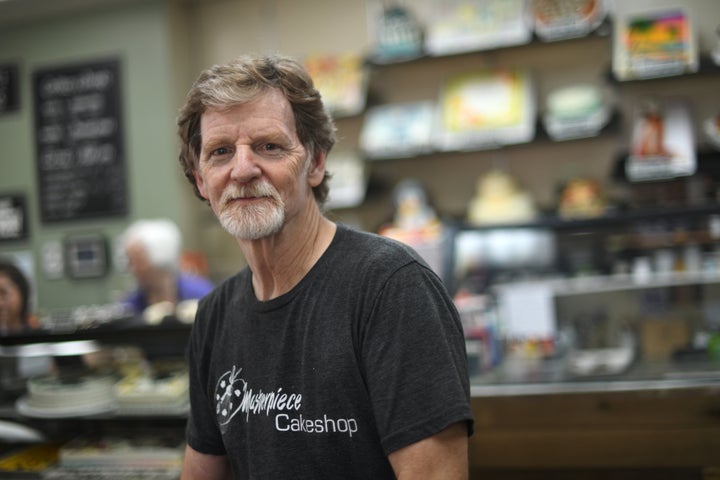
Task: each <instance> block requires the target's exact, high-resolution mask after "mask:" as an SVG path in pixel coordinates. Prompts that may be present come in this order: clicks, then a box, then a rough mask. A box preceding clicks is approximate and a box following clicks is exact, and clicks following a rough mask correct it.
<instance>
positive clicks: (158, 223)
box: [123, 218, 213, 314]
mask: <svg viewBox="0 0 720 480" xmlns="http://www.w3.org/2000/svg"><path fill="white" fill-rule="evenodd" d="M123 246H124V248H125V254H126V256H127V262H128V268H129V269H130V272H131V273H132V275H133V277H135V280H136V282H137V287H136V288H135V289H134V290H133V291H132V292H130V293H129V294H128V295H127V296H126V297H125V299H124V300H123V303H125V304H126V305H128V306H130V307H131V308H132V310H133V311H134V312H135V313H137V314H140V313H143V312H144V311H145V310H146V309H147V308H148V307H150V306H152V305H157V304H160V303H161V302H169V303H170V304H172V305H177V304H178V303H179V302H182V301H184V300H193V299H200V298H202V297H204V296H205V295H207V294H208V293H210V291H211V290H212V289H213V284H212V282H211V281H210V280H208V279H206V278H203V277H200V276H198V275H194V274H191V273H189V272H184V271H182V270H181V268H180V258H181V253H182V236H181V234H180V230H179V229H178V227H177V225H175V223H174V222H172V221H171V220H168V219H162V218H161V219H150V220H138V221H136V222H134V223H133V224H132V225H130V227H128V229H127V230H126V231H125V234H124V235H123Z"/></svg>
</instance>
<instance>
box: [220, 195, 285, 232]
mask: <svg viewBox="0 0 720 480" xmlns="http://www.w3.org/2000/svg"><path fill="white" fill-rule="evenodd" d="M242 197H262V200H260V201H256V202H254V204H253V205H249V206H239V205H232V204H228V202H230V201H231V200H232V199H233V198H242ZM218 219H219V220H220V224H221V225H222V227H223V228H224V229H225V230H226V231H227V232H228V233H229V234H230V235H232V236H233V237H235V238H238V239H241V240H257V239H260V238H263V237H269V236H271V235H274V234H276V233H278V232H279V231H280V230H281V229H282V226H283V224H284V223H285V203H284V202H283V200H282V198H280V194H279V193H278V192H277V190H275V188H273V186H272V185H270V184H269V183H266V182H261V183H257V184H253V185H249V186H245V187H238V186H231V187H229V188H227V189H226V190H225V191H224V192H223V195H222V197H221V199H220V212H219V215H218Z"/></svg>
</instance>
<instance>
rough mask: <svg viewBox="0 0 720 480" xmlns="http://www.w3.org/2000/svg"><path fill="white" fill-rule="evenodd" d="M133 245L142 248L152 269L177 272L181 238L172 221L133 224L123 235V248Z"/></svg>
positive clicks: (162, 219)
mask: <svg viewBox="0 0 720 480" xmlns="http://www.w3.org/2000/svg"><path fill="white" fill-rule="evenodd" d="M133 243H139V244H140V245H142V246H143V247H144V249H145V252H146V253H147V256H148V259H149V260H150V263H151V264H152V265H153V266H154V267H156V268H162V269H164V270H168V271H173V272H175V271H177V270H179V268H180V254H181V251H182V236H181V235H180V230H179V229H178V227H177V225H175V223H174V222H173V221H171V220H168V219H165V218H159V219H154V220H138V221H136V222H134V223H133V224H132V225H130V226H129V227H128V229H127V230H125V233H124V235H123V245H124V246H125V248H127V247H128V246H129V245H131V244H133Z"/></svg>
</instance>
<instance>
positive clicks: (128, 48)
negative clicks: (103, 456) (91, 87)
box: [0, 1, 189, 311]
mask: <svg viewBox="0 0 720 480" xmlns="http://www.w3.org/2000/svg"><path fill="white" fill-rule="evenodd" d="M168 8H169V7H168V6H167V4H166V3H165V2H163V1H143V2H125V3H120V4H117V5H116V6H113V7H105V8H103V9H97V10H90V11H88V10H84V11H83V12H82V13H80V14H74V15H63V16H55V17H52V18H43V19H38V20H32V21H24V22H23V23H18V24H12V25H11V26H3V27H0V64H5V63H10V62H17V63H18V64H19V66H20V89H21V92H20V94H21V107H20V110H19V111H17V112H11V113H7V114H0V194H4V193H17V192H19V193H23V194H24V195H25V197H26V200H27V203H28V205H27V215H28V217H29V230H30V235H29V237H28V239H27V240H25V241H19V242H11V243H7V242H5V243H0V255H2V254H15V253H18V252H22V253H24V254H25V255H26V256H28V254H30V255H31V256H32V257H33V258H34V272H33V276H34V280H35V284H36V295H35V296H36V305H37V307H39V309H40V310H44V311H51V310H57V309H66V308H70V307H74V306H78V305H83V304H101V303H106V302H108V301H110V300H111V299H112V298H113V296H115V295H117V293H118V292H120V291H122V290H123V289H125V288H126V287H128V286H129V285H131V284H132V281H131V279H130V278H129V276H128V275H127V274H126V273H123V272H119V271H117V270H116V269H115V268H114V266H113V265H111V268H110V273H109V274H108V275H107V276H105V277H103V278H100V279H92V280H71V279H69V278H67V277H63V278H60V279H48V278H46V277H45V275H44V273H43V270H42V268H41V265H40V260H39V259H40V253H41V251H42V246H43V245H44V244H46V243H48V242H57V241H62V240H63V239H64V238H65V237H66V236H67V235H75V234H82V233H88V232H91V233H101V234H103V235H105V236H106V237H107V238H108V241H109V242H110V245H111V255H112V250H113V248H112V247H113V244H114V242H115V241H116V239H117V236H118V235H119V234H120V233H121V232H122V231H123V229H124V228H125V227H126V226H127V224H128V223H129V222H130V221H132V220H134V219H136V218H140V217H157V216H165V217H169V218H172V219H174V220H175V221H177V222H178V224H179V225H180V227H181V229H183V230H185V229H186V227H187V220H186V218H185V217H186V215H187V214H185V213H184V212H185V211H186V209H185V208H184V207H183V204H184V202H186V201H187V200H186V199H187V193H185V192H186V190H187V189H188V188H189V186H187V185H186V184H185V183H184V179H183V178H182V175H181V173H180V171H179V167H178V166H177V160H176V159H177V143H176V140H175V127H174V119H175V115H176V105H175V103H176V102H177V94H176V93H175V85H176V83H175V82H176V79H175V76H174V74H173V66H172V65H170V64H169V62H170V61H171V59H172V58H173V55H172V52H171V36H172V35H171V32H170V29H171V21H170V20H169V18H170V17H171V15H170V14H169V12H168V11H167V9H168ZM106 58H118V59H119V60H120V65H121V77H122V84H121V91H122V118H123V125H122V129H123V134H124V139H125V140H124V143H125V151H126V168H127V172H128V177H127V188H128V191H129V192H128V198H129V205H128V215H127V216H126V217H114V218H107V219H99V220H84V221H72V222H60V223H52V224H41V223H40V219H39V215H40V214H39V209H38V201H37V194H38V192H37V186H36V177H35V139H34V134H33V123H34V118H33V101H34V100H33V98H31V97H32V85H31V83H30V82H31V78H32V73H33V71H34V70H36V69H40V68H46V67H57V66H61V65H64V64H76V63H82V62H89V61H93V60H98V59H106Z"/></svg>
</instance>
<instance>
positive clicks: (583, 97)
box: [542, 83, 611, 141]
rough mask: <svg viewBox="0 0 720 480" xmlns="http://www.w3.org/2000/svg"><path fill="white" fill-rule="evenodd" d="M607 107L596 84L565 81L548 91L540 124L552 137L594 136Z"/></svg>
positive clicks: (606, 116) (606, 118)
mask: <svg viewBox="0 0 720 480" xmlns="http://www.w3.org/2000/svg"><path fill="white" fill-rule="evenodd" d="M610 110H611V108H610V105H609V104H608V101H607V100H606V99H605V95H604V94H603V91H602V90H601V89H600V87H598V86H597V85H592V84H584V83H583V84H573V85H568V86H565V87H560V88H556V89H554V90H552V91H551V92H550V93H548V95H547V98H546V100H545V113H544V114H543V117H542V119H543V125H544V127H545V130H546V131H547V134H548V136H549V137H550V138H551V139H553V140H556V141H563V140H572V139H576V138H587V137H595V136H597V135H598V134H599V133H600V131H601V130H602V129H603V128H604V127H605V126H606V125H607V124H608V122H609V120H610Z"/></svg>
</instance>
